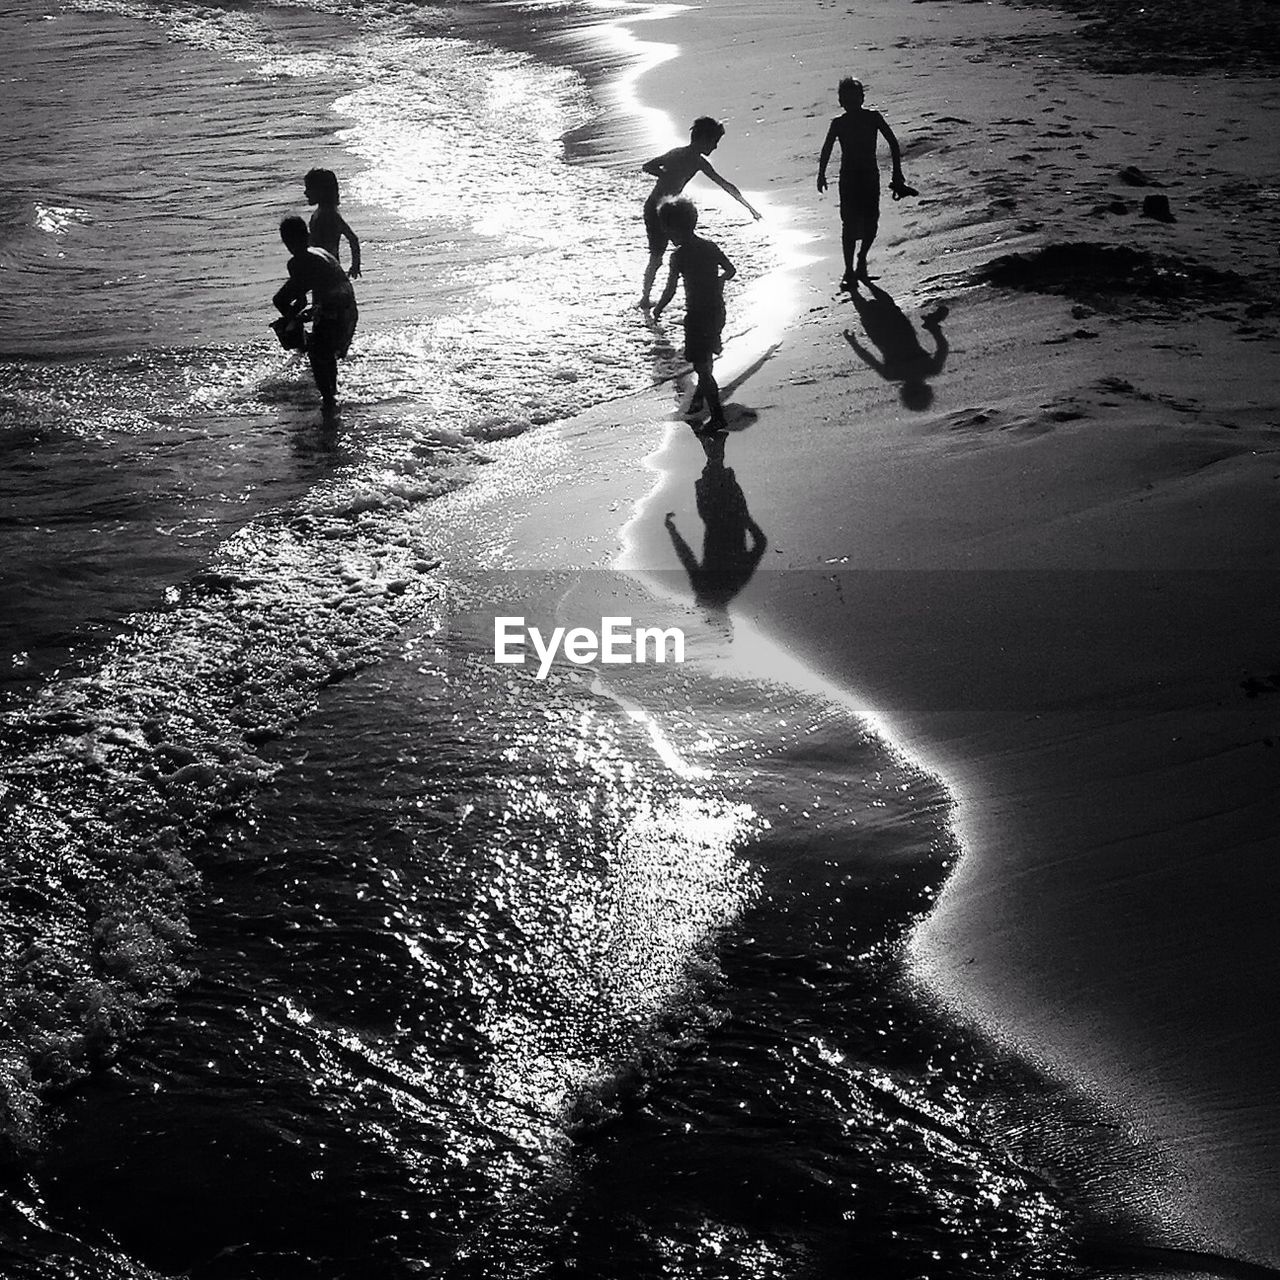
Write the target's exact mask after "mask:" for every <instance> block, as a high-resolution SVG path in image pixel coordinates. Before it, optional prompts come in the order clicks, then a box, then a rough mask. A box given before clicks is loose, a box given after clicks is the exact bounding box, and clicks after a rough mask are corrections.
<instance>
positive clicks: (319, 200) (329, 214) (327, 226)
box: [302, 169, 360, 280]
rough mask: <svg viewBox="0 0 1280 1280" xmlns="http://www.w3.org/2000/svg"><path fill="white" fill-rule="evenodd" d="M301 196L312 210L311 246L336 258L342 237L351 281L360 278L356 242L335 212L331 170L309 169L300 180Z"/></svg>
mask: <svg viewBox="0 0 1280 1280" xmlns="http://www.w3.org/2000/svg"><path fill="white" fill-rule="evenodd" d="M302 194H303V195H304V196H305V197H306V200H307V203H308V204H313V205H315V206H316V211H315V213H313V214H312V215H311V228H310V230H311V243H312V244H313V245H315V246H316V248H318V249H324V250H325V251H326V252H327V253H331V254H333V256H334V257H335V258H337V257H339V256H340V255H339V253H338V245H339V242H340V241H341V239H342V237H343V236H346V237H347V244H348V245H350V246H351V269H350V270H349V271H348V272H347V275H348V276H350V277H351V279H352V280H357V279H359V277H360V241H359V239H358V238H357V237H356V233H355V232H354V231H352V230H351V228H350V227H349V226H347V221H346V219H345V218H344V217H343V216H342V214H340V213H339V212H338V200H339V196H338V178H337V175H336V174H335V173H334V172H333V170H332V169H312V170H311V171H310V172H309V173H308V174H307V176H306V177H305V178H303V180H302Z"/></svg>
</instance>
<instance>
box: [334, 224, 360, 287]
mask: <svg viewBox="0 0 1280 1280" xmlns="http://www.w3.org/2000/svg"><path fill="white" fill-rule="evenodd" d="M338 234H339V235H344V236H346V237H347V243H348V244H349V245H350V246H351V269H350V270H349V271H348V272H347V275H348V276H350V277H351V279H352V280H355V279H357V278H358V277H359V275H360V240H359V237H357V235H356V233H355V232H354V231H352V230H351V228H350V227H349V226H347V220H346V219H345V218H343V217H341V216H339V218H338Z"/></svg>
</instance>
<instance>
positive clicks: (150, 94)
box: [0, 0, 1072, 1277]
mask: <svg viewBox="0 0 1280 1280" xmlns="http://www.w3.org/2000/svg"><path fill="white" fill-rule="evenodd" d="M554 12H556V11H555V10H550V11H548V12H547V13H546V14H544V15H543V16H544V18H547V17H548V16H549V15H550V14H552V13H554ZM567 12H568V13H570V15H572V11H567ZM479 17H483V19H484V24H485V25H484V26H483V27H481V26H476V25H475V23H474V22H473V21H472V20H473V19H477V20H478V18H479ZM493 21H494V17H493V11H491V10H484V11H480V10H475V11H471V10H466V9H462V10H459V11H456V12H454V13H452V14H445V13H443V12H442V11H438V10H431V9H423V8H419V7H416V6H409V5H402V4H397V3H384V4H381V5H376V6H350V7H348V6H346V5H344V4H341V3H330V4H323V5H322V4H319V3H315V4H310V5H306V6H304V5H299V4H288V5H286V4H269V3H262V4H250V5H247V6H246V5H235V6H228V7H227V8H221V7H219V6H216V5H208V6H204V5H193V6H174V5H164V4H156V5H152V4H134V3H111V2H98V0H92V2H89V0H86V2H84V3H78V4H72V5H67V6H61V5H46V4H43V3H37V2H36V0H24V2H23V3H22V4H21V5H20V6H19V7H18V9H17V10H16V11H9V12H7V13H6V15H5V16H4V17H3V18H0V39H3V40H4V41H5V43H6V46H7V47H11V48H15V49H17V50H18V51H19V55H18V64H17V65H18V72H19V74H18V76H17V79H16V80H15V81H14V98H13V101H14V104H15V105H14V108H13V111H12V113H11V115H10V117H9V118H10V120H11V122H12V123H11V126H10V129H9V130H8V132H7V133H6V136H5V138H4V139H3V142H2V143H0V160H3V162H4V163H5V165H6V168H7V169H8V170H10V171H12V172H13V173H15V174H16V175H18V176H17V180H16V181H15V182H14V184H13V186H12V190H11V192H10V194H9V195H8V196H7V197H6V202H5V205H4V212H3V216H4V223H3V232H2V233H0V234H2V238H0V253H3V255H4V261H5V264H6V267H7V268H8V277H9V279H10V280H11V282H12V283H11V286H10V288H9V290H8V292H7V293H6V295H5V297H4V299H3V300H0V308H2V309H0V324H2V325H3V332H4V334H5V338H4V352H3V362H2V363H0V378H2V379H3V381H2V383H0V451H2V455H3V466H2V467H0V486H2V487H3V490H4V495H5V504H4V510H5V512H6V515H5V535H6V537H5V547H6V556H5V563H4V568H3V570H0V572H2V573H3V575H4V577H3V583H2V589H3V591H4V593H5V597H6V599H7V600H8V601H11V602H12V605H11V607H10V608H9V609H8V610H6V613H5V617H4V620H3V623H0V627H2V632H0V634H2V637H3V643H2V646H0V647H2V648H3V652H4V654H5V657H6V664H7V665H6V668H5V672H4V678H5V704H4V719H3V722H2V723H0V768H2V769H3V782H2V784H0V785H3V788H4V790H3V806H4V810H5V822H4V829H5V832H6V836H5V839H6V844H7V850H6V858H5V861H4V872H3V887H4V900H3V908H2V909H3V913H4V949H3V953H2V956H0V960H2V969H0V979H2V981H3V992H4V1007H5V1025H6V1031H5V1040H4V1048H3V1068H2V1070H3V1076H2V1079H3V1087H4V1098H5V1169H4V1176H5V1179H6V1184H7V1189H8V1190H9V1192H10V1201H9V1205H8V1207H7V1208H6V1209H5V1211H4V1217H3V1218H2V1219H0V1231H2V1232H3V1236H2V1237H0V1238H2V1239H3V1248H4V1250H5V1251H6V1254H7V1258H6V1268H7V1271H6V1274H13V1275H28V1276H61V1275H65V1274H71V1273H74V1274H77V1275H84V1276H104V1277H105V1276H128V1275H143V1274H149V1273H150V1272H151V1271H159V1272H173V1271H181V1272H183V1273H184V1274H190V1275H192V1276H237V1277H242V1276H262V1277H286V1276H299V1275H302V1276H310V1275H315V1276H325V1277H337V1276H347V1275H350V1276H353V1277H354V1276H364V1275H369V1274H374V1273H376V1274H379V1275H385V1276H388V1277H390V1276H400V1275H404V1276H409V1275H417V1274H424V1273H428V1272H430V1273H436V1272H438V1273H440V1274H448V1275H458V1276H465V1275H491V1274H504V1275H528V1276H534V1275H547V1274H555V1273H564V1272H568V1271H570V1270H576V1271H577V1272H578V1273H584V1272H585V1273H603V1272H611V1273H614V1274H628V1275H636V1276H645V1275H652V1276H666V1275H681V1276H687V1275H708V1276H733V1277H738V1276H755V1275H759V1276H766V1275H769V1276H772V1275H779V1274H796V1275H835V1274H844V1273H845V1272H846V1270H847V1268H848V1266H849V1265H850V1264H851V1263H854V1264H857V1263H861V1264H863V1265H865V1266H868V1267H874V1268H875V1270H876V1272H877V1274H882V1275H887V1276H895V1275H901V1276H904V1277H906V1276H917V1275H937V1276H949V1277H955V1276H965V1275H975V1276H977V1275H997V1274H999V1275H1025V1276H1034V1275H1049V1274H1059V1273H1060V1270H1061V1267H1062V1265H1063V1263H1064V1259H1065V1258H1066V1257H1067V1256H1068V1254H1069V1248H1070V1240H1071V1238H1072V1235H1071V1222H1070V1213H1069V1210H1068V1208H1067V1207H1066V1206H1065V1203H1064V1199H1063V1196H1062V1194H1061V1193H1059V1192H1056V1191H1055V1190H1054V1189H1053V1188H1052V1186H1051V1185H1050V1183H1049V1182H1048V1181H1047V1180H1046V1178H1045V1177H1043V1176H1042V1175H1041V1174H1040V1173H1038V1172H1036V1171H1035V1170H1033V1169H1031V1168H1029V1167H1027V1166H1026V1164H1025V1162H1024V1161H1023V1159H1022V1158H1021V1156H1020V1155H1019V1154H1018V1143H1017V1142H1016V1141H1014V1140H1013V1139H1011V1138H1009V1137H1008V1135H1009V1133H1010V1132H1012V1131H1013V1129H1014V1128H1016V1125H1015V1124H1014V1122H1012V1121H1010V1119H1009V1118H1008V1114H1007V1113H1008V1109H1009V1108H1010V1107H1013V1106H1014V1102H1013V1099H1014V1098H1015V1097H1018V1096H1020V1095H1021V1094H1022V1092H1023V1089H1022V1083H1025V1082H1022V1083H1018V1084H1017V1085H1016V1087H1015V1076H1014V1074H1013V1073H1012V1068H1010V1067H1009V1066H1008V1065H1007V1064H1005V1065H994V1064H993V1062H992V1061H991V1060H990V1059H989V1056H984V1054H983V1052H981V1051H980V1050H979V1049H978V1048H977V1047H976V1046H974V1045H972V1044H970V1043H968V1042H967V1041H966V1040H965V1039H964V1038H963V1037H962V1036H959V1035H958V1034H956V1033H954V1032H952V1031H950V1030H948V1029H947V1028H946V1027H945V1025H944V1024H943V1023H942V1022H940V1021H939V1020H938V1019H937V1018H935V1017H934V1016H933V1015H932V1014H931V1013H929V1012H928V1011H927V1010H925V1009H922V1008H921V1007H920V1006H919V1005H918V1004H917V1003H916V1002H915V1001H914V1000H913V998H912V997H911V996H910V995H909V993H908V992H907V991H906V990H905V989H904V987H903V984H902V981H901V977H900V972H899V964H898V953H897V943H898V942H899V941H900V939H901V938H902V937H903V936H904V934H905V932H906V931H907V930H908V929H909V927H910V925H911V923H912V922H913V921H914V920H915V919H916V918H917V917H918V915H919V914H920V912H922V911H923V910H925V909H926V908H927V906H928V904H929V902H930V901H931V900H932V898H933V895H935V894H936V892H937V891H938V888H939V887H940V885H941V883H942V880H943V879H944V877H945V875H946V872H947V869H948V867H949V866H950V865H951V863H952V861H953V859H954V857H955V855H956V852H957V850H956V848H955V844H954V840H953V838H952V835H951V832H950V828H949V825H948V812H949V802H948V798H947V796H946V793H945V791H944V790H943V789H942V787H941V786H940V784H939V783H938V782H937V781H936V780H935V779H933V778H931V777H929V776H928V775H927V773H926V772H925V771H923V770H922V769H921V768H919V767H918V766H917V765H915V764H913V763H912V762H911V761H909V760H906V759H904V758H902V757H901V755H900V754H899V753H898V752H896V751H895V750H894V749H893V748H892V746H891V744H889V743H887V742H886V741H885V740H883V739H882V738H880V737H877V736H876V734H875V733H874V732H872V731H871V730H870V729H869V728H868V727H867V724H866V722H865V721H863V720H862V719H860V718H859V717H858V716H857V715H856V713H855V712H854V711H852V710H850V709H849V708H848V707H847V706H846V705H844V704H843V703H841V702H840V701H839V700H838V699H834V698H832V697H831V696H828V694H827V693H825V692H823V691H822V690H813V689H805V688H801V687H797V686H796V685H795V684H794V683H787V682H786V681H783V680H779V679H778V678H775V677H774V676H771V674H770V671H771V668H770V665H769V659H768V658H767V656H766V658H765V659H764V660H763V661H762V662H756V663H755V664H754V665H751V664H744V663H742V662H741V661H737V660H734V661H730V660H729V659H728V658H726V650H725V644H726V639H727V633H726V629H725V628H726V622H725V619H724V618H723V617H710V618H707V617H699V616H698V615H695V614H691V613H690V611H689V609H688V606H687V604H685V603H684V600H685V597H686V596H687V589H686V588H685V587H684V585H683V584H668V586H669V588H670V589H669V590H666V591H661V590H660V591H658V592H656V593H655V594H653V595H648V596H647V595H645V593H644V592H643V591H641V590H640V588H638V587H637V585H636V584H635V583H634V582H632V581H630V580H629V579H625V578H623V577H622V576H619V575H586V576H585V577H584V575H580V574H572V573H567V572H566V573H563V574H559V575H528V574H520V573H515V572H512V571H510V569H509V566H510V565H511V564H513V563H517V562H518V549H517V548H513V547H512V546H510V545H509V544H508V543H506V542H505V541H504V535H503V532H502V529H503V518H504V516H505V514H508V512H507V508H509V507H510V505H511V504H512V503H519V502H521V501H527V500H528V496H527V494H524V495H522V491H521V479H522V477H523V479H524V482H525V483H526V484H532V483H536V481H533V480H530V479H529V473H528V472H527V471H526V470H525V469H524V463H523V462H522V461H521V458H522V457H525V458H527V456H528V455H527V454H526V455H520V454H518V453H516V452H514V451H512V450H511V449H508V448H506V447H504V445H503V443H502V442H503V440H504V438H506V437H515V436H525V437H526V438H527V439H537V438H538V434H537V433H538V429H539V425H540V424H545V423H550V422H554V421H556V420H558V419H562V418H565V417H568V416H570V415H571V414H573V413H575V412H577V411H578V410H580V409H582V408H584V407H586V406H588V405H592V404H597V403H600V402H603V401H606V400H608V399H611V398H614V397H617V396H619V395H621V394H624V393H627V392H632V391H636V390H638V389H640V388H643V387H646V386H649V385H650V384H651V383H652V382H653V381H654V380H655V379H657V378H660V377H662V376H665V375H666V374H667V373H669V372H670V371H671V368H672V366H671V364H670V357H669V354H668V353H667V352H666V351H665V350H664V348H663V347H662V346H661V344H655V341H654V339H653V336H652V335H651V334H650V332H649V331H648V330H647V329H646V328H645V327H644V326H643V325H640V324H639V323H637V321H636V318H635V313H634V311H633V310H632V309H631V306H630V304H631V301H632V295H633V293H634V289H635V285H636V281H635V280H634V279H633V276H634V274H635V273H634V271H633V270H632V267H633V266H635V265H638V256H639V255H638V254H637V253H635V252H631V253H626V252H623V251H622V250H621V249H620V246H632V247H634V242H635V241H636V240H637V238H638V237H637V231H638V218H637V217H636V207H637V203H638V202H637V199H636V197H637V188H636V186H635V184H634V183H633V182H631V181H630V180H629V179H626V178H624V177H622V176H619V175H618V174H615V173H610V172H607V171H605V170H602V169H595V168H592V167H589V166H586V165H569V164H567V163H565V161H564V158H563V154H562V148H561V144H560V141H559V139H560V137H561V135H562V134H564V133H565V132H566V131H568V130H570V129H573V128H575V127H580V126H583V125H584V124H586V123H587V122H588V121H589V119H590V116H591V113H592V111H593V109H594V108H593V107H592V100H591V97H590V95H589V93H588V90H587V86H586V83H585V81H584V80H583V79H582V77H581V76H580V75H579V74H578V73H577V72H575V71H574V70H572V69H571V68H568V67H565V66H556V65H552V64H551V63H549V62H546V61H541V60H538V59H537V58H535V57H533V56H532V55H530V54H527V53H521V52H517V51H513V49H514V47H515V46H517V45H519V43H520V42H521V40H522V39H524V38H526V37H527V33H526V32H524V31H523V29H522V28H521V26H520V24H521V23H522V22H523V21H525V19H524V18H523V17H522V16H521V14H519V13H515V12H512V13H510V14H504V15H503V21H505V22H506V23H507V27H506V28H505V38H504V40H503V41H502V42H501V46H502V47H499V45H498V43H497V42H491V43H488V44H485V43H480V42H479V40H478V38H477V37H478V35H479V33H480V31H481V30H485V31H487V32H488V33H489V35H490V36H492V35H493V28H492V26H491V25H490V24H492V22H493ZM316 164H329V165H331V166H332V167H335V168H337V169H338V170H339V172H340V173H341V174H342V175H343V177H344V211H345V212H346V214H347V216H348V218H349V219H350V220H351V221H352V223H353V224H354V225H356V226H357V228H358V230H359V232H360V235H361V239H362V243H363V247H364V257H365V267H366V271H365V276H364V278H363V279H362V280H361V281H360V282H359V284H358V289H359V296H360V300H361V326H360V330H359V334H358V337H357V342H356V345H355V347H354V348H353V353H352V358H351V359H350V360H349V361H348V362H346V363H345V365H344V366H343V369H342V373H341V388H342V397H343V401H344V409H343V415H342V421H341V424H340V425H336V426H335V425H333V424H326V423H324V422H323V421H322V420H321V419H320V417H319V414H318V413H317V411H316V409H315V407H314V401H313V392H312V389H311V388H310V385H309V379H308V377H307V374H306V371H305V369H304V368H303V367H301V365H300V364H299V362H297V361H296V360H291V359H290V358H288V357H287V356H285V355H284V354H283V353H281V352H280V351H279V350H278V349H276V348H274V347H273V346H271V345H270V343H269V342H268V340H267V336H268V335H267V331H266V329H265V324H266V320H267V319H268V318H269V315H268V309H267V308H266V307H265V306H264V300H265V299H266V298H268V297H269V295H270V292H271V291H272V289H273V288H274V287H275V283H276V281H277V279H278V278H279V276H280V274H281V271H282V268H283V254H282V252H281V251H280V250H279V248H278V246H277V245H276V243H275V239H274V225H275V223H276V221H277V220H278V218H279V216H280V215H281V214H282V213H284V212H289V211H293V210H295V209H296V208H297V206H298V205H299V203H300V186H301V182H300V177H301V174H302V173H303V172H305V171H306V169H308V168H310V167H311V166H312V165H316ZM348 175H349V176H348ZM734 234H735V233H734V232H733V231H729V232H728V233H727V237H732V235H734ZM732 252H733V256H734V257H735V259H737V260H739V262H740V265H743V266H745V267H748V268H751V267H754V268H755V269H756V272H757V273H758V271H759V269H761V268H763V267H765V266H768V265H770V258H769V250H768V249H767V247H763V246H761V245H760V244H759V243H758V242H753V241H750V240H749V239H747V238H745V237H744V239H743V241H742V243H741V244H739V245H735V246H734V247H733V249H732ZM464 548H465V552H464V550H463V549H464ZM463 563H465V564H466V566H467V569H466V571H465V572H463V571H462V570H461V569H459V568H458V566H459V565H460V564H463ZM637 593H639V594H637ZM618 596H622V597H624V598H628V599H631V600H633V601H638V603H636V605H635V607H636V609H637V610H640V609H643V610H644V611H645V613H646V616H653V617H655V618H657V617H663V616H665V617H669V618H670V617H674V618H676V619H682V620H683V621H684V622H685V623H686V624H687V625H688V626H689V628H690V632H691V635H692V636H693V644H694V646H695V651H694V654H693V660H692V661H690V662H689V663H688V664H686V666H684V667H681V668H678V669H675V670H672V669H664V670H661V671H656V672H655V671H653V670H649V669H645V670H641V669H640V668H635V669H634V670H631V671H629V672H627V673H626V674H625V678H624V677H620V676H617V675H616V674H611V675H610V676H609V678H607V679H605V678H600V679H592V678H591V677H589V676H588V675H587V674H586V673H584V672H583V671H581V670H579V669H576V668H570V667H565V666H561V667H559V668H557V669H556V671H555V672H554V673H553V674H552V677H551V679H549V680H548V681H546V682H539V681H537V680H535V679H534V678H533V676H532V673H531V672H529V671H528V670H527V669H522V670H521V671H519V672H513V671H508V670H506V669H499V668H497V667H495V666H494V665H493V664H492V662H491V661H490V660H489V653H488V646H489V643H490V633H489V628H491V626H492V618H493V615H494V613H495V612H496V611H498V610H499V609H510V610H512V611H513V612H515V611H519V610H522V611H524V612H525V613H527V614H528V615H529V616H536V617H541V618H544V619H546V620H548V621H549V622H556V621H559V622H567V623H572V622H573V621H575V620H578V619H580V618H582V617H584V616H593V615H592V612H591V611H592V610H593V609H595V610H596V613H595V615H594V616H599V607H598V606H599V602H600V601H601V600H606V601H607V600H613V599H615V598H617V597H618ZM517 605H518V606H519V610H517ZM584 610H586V613H584V612H583V611H584ZM672 611H674V612H672ZM734 643H736V644H738V645H739V648H738V650H737V651H734V650H733V648H732V645H731V646H730V654H732V653H733V652H741V649H742V645H741V644H740V643H739V641H738V640H735V641H734ZM1037 1096H1038V1095H1032V1097H1033V1099H1034V1097H1037ZM1041 1105H1043V1106H1045V1107H1046V1108H1048V1107H1051V1106H1052V1105H1053V1104H1052V1100H1049V1101H1044V1102H1043V1103H1040V1102H1036V1101H1026V1100H1025V1099H1024V1101H1022V1102H1020V1103H1018V1104H1017V1106H1018V1107H1019V1108H1022V1109H1023V1110H1025V1109H1026V1108H1028V1107H1030V1108H1032V1109H1033V1110H1034V1109H1035V1108H1036V1107H1038V1106H1041ZM1015 1109H1016V1108H1015ZM1001 1134H1003V1135H1005V1136H1004V1137H1000V1136H999V1135H1001Z"/></svg>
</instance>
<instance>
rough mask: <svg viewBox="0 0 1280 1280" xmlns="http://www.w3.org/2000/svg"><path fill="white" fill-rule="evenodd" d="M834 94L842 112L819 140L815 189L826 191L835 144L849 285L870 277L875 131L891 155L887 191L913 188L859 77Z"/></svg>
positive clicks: (876, 194) (876, 206)
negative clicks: (869, 107) (869, 105)
mask: <svg viewBox="0 0 1280 1280" xmlns="http://www.w3.org/2000/svg"><path fill="white" fill-rule="evenodd" d="M837 96H838V97H839V100H840V105H841V106H842V107H843V108H844V115H842V116H836V118H835V119H834V120H833V121H832V122H831V128H830V129H828V130H827V137H826V141H825V142H823V144H822V154H821V155H820V156H819V157H818V190H819V191H825V190H826V189H827V162H828V161H829V160H830V159H831V152H832V149H833V148H834V147H835V144H836V143H837V142H839V143H840V224H841V237H840V238H841V247H842V248H843V250H844V279H843V280H842V281H841V284H843V285H845V286H849V285H852V284H853V283H854V281H855V280H856V279H862V280H869V279H870V278H871V277H870V276H869V275H868V274H867V252H868V250H869V249H870V248H871V245H872V242H873V241H874V240H875V238H876V231H877V230H878V229H879V226H880V166H879V164H878V162H877V160H876V142H877V141H878V135H880V134H883V135H884V138H885V141H886V142H888V144H889V154H890V156H892V158H893V178H892V181H891V183H890V190H892V191H893V192H894V196H895V198H896V197H897V196H898V195H899V194H902V195H912V194H914V192H912V191H911V189H910V188H909V187H908V186H907V180H906V179H905V178H904V177H903V176H902V152H901V151H900V150H899V148H898V140H897V138H895V137H894V136H893V130H892V129H890V128H889V125H888V124H887V123H886V121H885V118H884V116H882V115H881V114H880V113H879V112H878V111H868V110H867V109H866V108H865V107H864V106H863V105H862V102H863V98H864V96H865V94H864V91H863V88H862V81H861V80H855V79H854V78H853V77H852V76H846V77H845V78H844V79H843V80H841V81H840V87H839V89H838V90H837ZM859 246H861V247H860V248H859ZM855 251H856V253H857V265H856V268H855V265H854V254H855Z"/></svg>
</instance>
